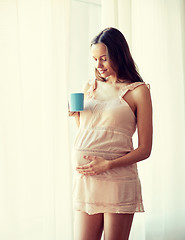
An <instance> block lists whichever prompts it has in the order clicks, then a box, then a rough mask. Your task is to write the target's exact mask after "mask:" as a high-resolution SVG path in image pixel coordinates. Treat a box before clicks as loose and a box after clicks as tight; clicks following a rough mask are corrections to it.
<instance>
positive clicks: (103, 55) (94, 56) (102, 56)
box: [93, 54, 107, 58]
mask: <svg viewBox="0 0 185 240" xmlns="http://www.w3.org/2000/svg"><path fill="white" fill-rule="evenodd" d="M105 56H107V55H106V54H104V55H101V56H100V57H105ZM93 57H94V58H95V56H93Z"/></svg>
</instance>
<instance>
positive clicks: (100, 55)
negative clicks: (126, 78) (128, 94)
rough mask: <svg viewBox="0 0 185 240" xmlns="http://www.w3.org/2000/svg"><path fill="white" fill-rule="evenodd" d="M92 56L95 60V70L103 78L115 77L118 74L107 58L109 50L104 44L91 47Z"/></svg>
mask: <svg viewBox="0 0 185 240" xmlns="http://www.w3.org/2000/svg"><path fill="white" fill-rule="evenodd" d="M91 50H92V56H93V58H94V60H95V68H96V69H97V70H98V72H99V74H100V75H101V77H103V78H107V77H114V78H116V72H115V71H114V70H113V69H112V67H111V65H110V62H109V60H108V56H107V48H106V46H105V44H103V43H97V44H93V45H92V47H91Z"/></svg>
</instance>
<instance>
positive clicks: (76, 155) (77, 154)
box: [72, 149, 138, 180]
mask: <svg viewBox="0 0 185 240" xmlns="http://www.w3.org/2000/svg"><path fill="white" fill-rule="evenodd" d="M125 154H127V153H125ZM125 154H118V153H107V152H106V153H104V152H99V151H85V150H76V149H73V151H72V161H73V165H74V168H75V167H76V166H82V165H85V164H88V163H90V162H91V161H90V160H87V159H85V158H84V156H97V157H103V158H104V159H105V160H108V161H112V160H114V159H116V158H119V157H122V156H124V155H125ZM95 177H96V178H105V177H107V178H116V179H130V180H131V179H136V178H137V177H138V173H137V165H136V164H132V165H130V166H127V167H118V168H114V169H111V170H108V171H106V172H104V173H101V174H99V175H96V176H95Z"/></svg>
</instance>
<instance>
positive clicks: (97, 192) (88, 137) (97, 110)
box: [72, 82, 145, 214]
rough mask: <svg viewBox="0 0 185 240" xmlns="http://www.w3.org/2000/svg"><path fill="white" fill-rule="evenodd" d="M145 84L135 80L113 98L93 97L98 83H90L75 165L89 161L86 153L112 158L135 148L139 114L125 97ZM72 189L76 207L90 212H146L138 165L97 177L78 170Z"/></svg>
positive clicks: (79, 133) (74, 152) (81, 120)
mask: <svg viewBox="0 0 185 240" xmlns="http://www.w3.org/2000/svg"><path fill="white" fill-rule="evenodd" d="M143 84H145V83H144V82H135V83H132V84H130V85H128V86H124V87H123V88H120V89H119V93H118V97H116V98H115V99H113V100H110V101H100V100H96V99H94V98H93V90H94V89H95V82H94V83H93V84H92V85H91V87H90V89H89V91H88V92H89V98H87V99H86V100H85V108H84V111H83V112H81V113H80V127H79V129H78V132H77V136H76V139H75V142H74V148H73V153H72V157H73V161H74V162H75V164H76V166H77V165H83V164H87V163H88V160H86V159H84V158H83V156H84V155H89V156H100V157H103V158H105V159H106V160H110V161H111V160H113V159H116V158H119V157H121V156H123V155H125V154H127V153H129V152H130V151H132V150H133V143H132V136H133V134H134V132H135V130H136V117H135V114H134V113H133V111H132V110H131V108H130V107H129V105H128V104H127V102H126V101H125V100H124V99H123V96H124V95H125V94H126V93H127V91H132V90H133V89H134V88H136V87H139V86H141V85H143ZM75 172H76V171H75ZM73 190H74V191H73V201H74V202H73V203H74V209H75V210H78V211H83V212H86V213H88V214H96V213H135V212H143V211H144V208H143V203H142V196H141V185H140V180H139V177H138V171H137V164H132V165H130V166H127V167H120V168H114V169H111V170H109V171H106V172H104V173H102V174H99V175H95V176H83V175H81V174H79V173H77V172H76V173H75V180H74V188H73Z"/></svg>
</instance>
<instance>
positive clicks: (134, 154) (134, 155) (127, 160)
mask: <svg viewBox="0 0 185 240" xmlns="http://www.w3.org/2000/svg"><path fill="white" fill-rule="evenodd" d="M150 152H151V150H148V149H146V148H145V147H138V148H136V149H135V150H132V151H131V152H129V153H128V154H126V155H124V156H123V157H119V158H116V159H114V160H111V161H109V168H110V169H112V168H117V167H126V166H128V165H131V164H134V163H137V162H140V161H142V160H144V159H147V158H148V157H149V156H150Z"/></svg>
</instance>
